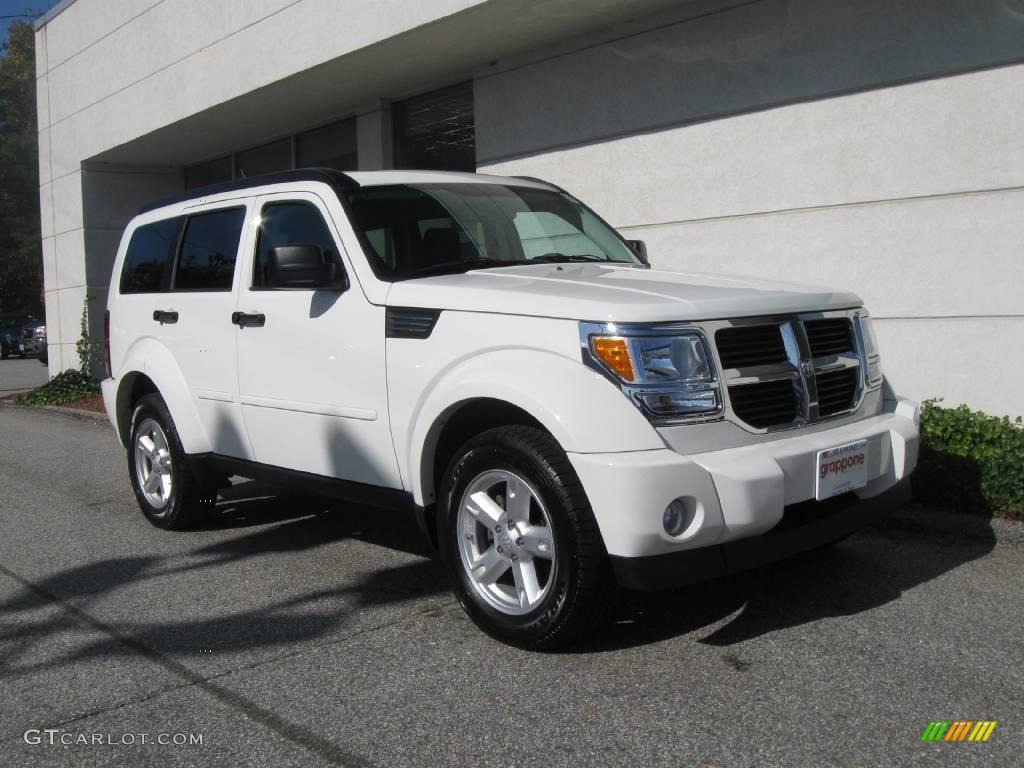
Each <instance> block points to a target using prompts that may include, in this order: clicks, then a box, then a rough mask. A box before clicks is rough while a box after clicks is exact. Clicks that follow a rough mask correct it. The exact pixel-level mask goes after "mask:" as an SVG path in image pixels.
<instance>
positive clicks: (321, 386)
mask: <svg viewBox="0 0 1024 768" xmlns="http://www.w3.org/2000/svg"><path fill="white" fill-rule="evenodd" d="M257 206H258V216H259V218H258V220H257V221H258V225H257V228H256V229H255V232H254V233H253V241H254V242H253V247H252V249H251V251H250V256H251V258H249V259H248V260H247V264H246V266H245V269H246V272H245V273H244V274H243V275H242V280H241V286H240V290H239V293H238V305H237V310H238V312H239V313H240V316H239V317H240V322H241V323H242V325H240V326H239V329H238V333H237V339H238V384H239V402H240V403H241V406H242V413H243V415H244V418H245V424H246V427H247V429H248V434H249V438H250V442H251V444H252V447H253V451H254V454H255V458H256V460H257V461H259V462H260V463H263V464H269V465H273V466H277V467H285V468H288V469H296V470H300V471H303V472H311V473H314V474H318V475H325V476H328V477H335V478H340V479H343V480H349V481H354V482H358V483H368V484H372V485H376V486H382V487H387V488H400V487H401V480H400V478H399V474H398V466H397V461H396V459H395V453H394V449H393V447H392V444H391V432H390V429H389V425H388V408H387V381H386V378H385V365H384V308H383V307H378V306H374V305H372V304H370V302H369V301H367V299H366V297H365V296H364V295H363V293H362V291H361V289H360V286H359V283H358V281H357V280H356V279H355V275H354V273H353V270H352V268H351V263H350V262H349V261H348V259H347V255H346V254H345V252H344V249H343V248H342V247H341V245H340V243H341V240H340V238H339V237H338V231H337V228H336V227H335V226H334V225H333V222H332V220H331V217H330V214H329V213H328V211H327V208H326V206H325V205H324V203H323V201H322V200H321V199H320V197H318V196H317V195H315V194H312V193H305V192H303V193H300V192H296V193H290V194H275V195H268V196H265V197H262V198H259V199H258V200H257ZM299 244H303V245H316V246H319V247H320V248H321V249H322V251H323V252H324V253H325V254H326V253H330V254H332V255H333V256H335V257H337V258H340V260H341V263H342V264H343V266H344V268H345V270H346V272H347V274H348V287H347V289H345V290H312V289H309V290H306V289H287V290H275V289H272V288H271V287H270V286H269V285H268V275H267V271H268V270H267V265H268V263H269V258H270V252H271V249H273V248H275V247H277V246H282V245H299Z"/></svg>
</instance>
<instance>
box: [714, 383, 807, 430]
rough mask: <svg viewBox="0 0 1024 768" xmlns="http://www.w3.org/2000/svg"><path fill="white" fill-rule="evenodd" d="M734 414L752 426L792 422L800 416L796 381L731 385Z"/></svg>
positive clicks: (730, 393)
mask: <svg viewBox="0 0 1024 768" xmlns="http://www.w3.org/2000/svg"><path fill="white" fill-rule="evenodd" d="M729 400H730V401H731V402H732V410H733V413H735V414H736V416H738V417H739V418H740V419H742V420H743V421H745V422H746V423H747V424H749V425H750V426H752V427H755V428H757V429H764V428H765V427H774V426H778V425H780V424H790V423H792V422H793V421H794V420H795V419H796V417H797V416H798V415H799V402H798V401H797V394H796V389H795V388H794V386H793V382H792V381H788V380H785V379H783V380H781V381H761V382H757V383H756V384H737V385H735V386H732V387H729Z"/></svg>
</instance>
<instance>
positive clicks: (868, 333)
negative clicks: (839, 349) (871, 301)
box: [857, 313, 882, 389]
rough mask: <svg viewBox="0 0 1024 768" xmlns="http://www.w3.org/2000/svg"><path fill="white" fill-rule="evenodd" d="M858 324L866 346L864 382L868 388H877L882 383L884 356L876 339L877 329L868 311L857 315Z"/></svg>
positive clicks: (862, 340) (862, 341)
mask: <svg viewBox="0 0 1024 768" xmlns="http://www.w3.org/2000/svg"><path fill="white" fill-rule="evenodd" d="M857 326H858V329H859V332H860V338H861V343H862V344H863V346H864V359H865V363H866V364H867V365H866V366H865V369H864V384H865V385H866V386H867V388H868V389H877V388H878V387H879V386H881V384H882V358H881V355H880V354H879V352H878V343H877V342H876V341H875V331H874V329H873V328H872V327H871V318H870V317H869V316H868V315H867V313H864V314H860V315H858V316H857Z"/></svg>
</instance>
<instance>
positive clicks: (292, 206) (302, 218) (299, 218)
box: [252, 200, 341, 288]
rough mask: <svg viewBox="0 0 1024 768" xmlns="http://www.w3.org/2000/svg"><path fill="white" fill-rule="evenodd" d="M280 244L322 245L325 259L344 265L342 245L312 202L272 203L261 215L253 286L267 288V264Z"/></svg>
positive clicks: (266, 206)
mask: <svg viewBox="0 0 1024 768" xmlns="http://www.w3.org/2000/svg"><path fill="white" fill-rule="evenodd" d="M279 245H318V246H320V250H321V251H323V254H324V258H325V259H332V260H334V261H335V262H337V263H338V264H339V265H340V264H341V260H340V259H339V258H338V246H337V245H336V244H335V242H334V238H333V237H332V236H331V231H330V230H329V229H328V228H327V223H326V222H325V221H324V217H323V216H321V215H320V211H319V210H318V209H317V207H316V206H315V205H313V204H312V203H306V202H301V201H298V200H296V201H294V202H286V203H268V204H267V205H265V206H263V212H262V213H261V214H260V231H259V237H258V239H257V241H256V261H255V264H254V265H253V275H252V287H253V288H265V287H266V286H267V265H268V263H269V261H270V251H271V249H272V248H276V247H277V246H279Z"/></svg>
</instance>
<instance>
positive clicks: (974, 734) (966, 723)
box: [921, 720, 997, 741]
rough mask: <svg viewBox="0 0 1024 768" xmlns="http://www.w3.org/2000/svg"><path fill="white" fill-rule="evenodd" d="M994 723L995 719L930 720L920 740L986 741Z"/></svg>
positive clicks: (994, 726)
mask: <svg viewBox="0 0 1024 768" xmlns="http://www.w3.org/2000/svg"><path fill="white" fill-rule="evenodd" d="M996 725H997V723H996V721H995V720H977V721H975V720H953V721H952V722H951V721H949V720H932V721H931V722H930V723H928V727H927V728H925V729H924V733H922V734H921V741H988V737H989V736H991V735H992V731H994V730H995V729H996Z"/></svg>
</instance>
